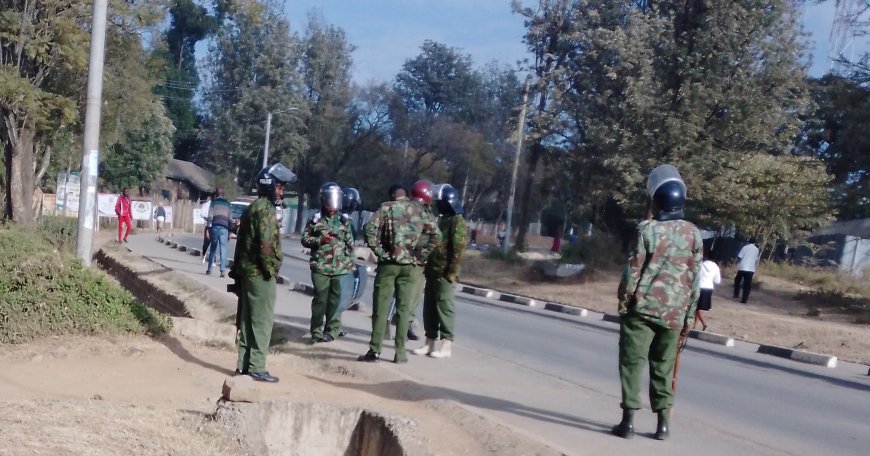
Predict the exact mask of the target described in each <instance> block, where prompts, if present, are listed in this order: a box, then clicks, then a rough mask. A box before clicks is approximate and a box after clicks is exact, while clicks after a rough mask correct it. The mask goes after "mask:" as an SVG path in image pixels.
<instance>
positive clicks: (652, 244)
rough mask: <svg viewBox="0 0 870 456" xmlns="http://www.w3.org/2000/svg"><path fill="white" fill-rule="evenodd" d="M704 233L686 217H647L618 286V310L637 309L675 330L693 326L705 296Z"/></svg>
mask: <svg viewBox="0 0 870 456" xmlns="http://www.w3.org/2000/svg"><path fill="white" fill-rule="evenodd" d="M702 249H703V241H702V240H701V232H700V231H698V228H697V227H695V225H693V224H692V223H689V222H687V221H685V220H670V221H657V220H645V221H643V222H640V223H639V224H638V226H637V237H636V238H635V239H634V240H632V242H631V246H630V248H629V257H628V264H627V265H626V266H625V272H624V273H623V276H622V281H621V282H620V284H619V291H618V293H617V294H618V297H619V314H620V315H626V314H628V313H629V312H631V311H634V312H636V313H637V314H639V315H640V316H641V318H644V319H645V320H648V321H650V322H653V323H655V324H658V325H661V326H663V327H666V328H670V329H682V327H683V325H689V327H691V326H692V324H693V323H694V321H695V306H696V305H697V301H698V296H699V294H700V292H699V287H698V281H697V280H696V276H697V275H698V268H699V267H700V266H701V261H702V255H701V252H702Z"/></svg>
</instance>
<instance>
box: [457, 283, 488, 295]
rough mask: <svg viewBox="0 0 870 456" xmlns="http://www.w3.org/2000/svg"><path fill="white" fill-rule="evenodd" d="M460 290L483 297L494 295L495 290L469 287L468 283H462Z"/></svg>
mask: <svg viewBox="0 0 870 456" xmlns="http://www.w3.org/2000/svg"><path fill="white" fill-rule="evenodd" d="M460 291H461V292H463V293H468V294H472V295H475V296H483V297H484V298H491V297H493V296H495V292H494V291H492V290H488V289H486V288H477V287H470V286H468V285H462V289H461V290H460Z"/></svg>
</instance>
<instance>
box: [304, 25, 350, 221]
mask: <svg viewBox="0 0 870 456" xmlns="http://www.w3.org/2000/svg"><path fill="white" fill-rule="evenodd" d="M353 50H354V46H353V45H351V44H350V43H349V42H348V41H347V37H346V36H345V33H344V30H342V29H341V28H339V27H335V26H333V25H330V24H327V23H326V21H325V19H324V18H323V16H322V15H320V14H317V13H315V12H311V13H309V15H308V27H307V29H306V32H305V36H304V38H303V39H302V43H301V59H300V66H301V70H300V72H301V73H302V80H303V86H304V96H305V100H306V103H307V105H308V110H309V112H310V115H309V116H308V117H307V118H306V129H305V130H306V132H307V139H308V147H307V148H306V149H305V150H304V151H303V152H302V153H300V154H299V155H298V156H297V158H296V170H297V175H298V177H299V181H298V183H297V189H298V193H299V195H304V194H308V195H313V194H315V192H316V191H317V189H319V188H320V186H321V184H323V181H324V180H335V179H336V176H337V175H338V173H339V171H340V169H341V168H342V167H343V166H344V163H345V162H346V161H347V154H346V152H347V151H348V150H349V149H348V146H349V143H348V139H349V135H348V130H349V129H350V126H351V125H350V117H349V110H348V108H349V107H350V104H351V90H350V69H351V65H352V64H353V59H352V57H351V54H352V53H353ZM304 209H305V208H304V207H303V205H302V204H300V205H299V206H298V211H299V212H298V216H297V218H296V227H295V229H296V231H301V230H302V225H303V223H304V220H303V217H302V214H303V213H302V211H303V210H304Z"/></svg>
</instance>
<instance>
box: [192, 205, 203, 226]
mask: <svg viewBox="0 0 870 456" xmlns="http://www.w3.org/2000/svg"><path fill="white" fill-rule="evenodd" d="M193 224H194V225H205V219H204V218H202V208H199V207H198V208H196V209H194V210H193Z"/></svg>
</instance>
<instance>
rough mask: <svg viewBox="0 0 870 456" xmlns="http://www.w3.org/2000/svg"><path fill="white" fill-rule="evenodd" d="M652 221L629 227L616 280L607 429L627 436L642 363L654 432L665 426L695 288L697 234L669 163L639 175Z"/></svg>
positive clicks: (663, 431)
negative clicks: (616, 411)
mask: <svg viewBox="0 0 870 456" xmlns="http://www.w3.org/2000/svg"><path fill="white" fill-rule="evenodd" d="M647 193H648V195H649V197H650V209H651V211H650V212H651V215H652V219H648V220H644V221H642V222H640V223H639V224H638V226H637V236H636V237H635V238H634V239H633V240H632V243H631V245H630V248H629V258H628V264H627V265H626V267H625V272H624V274H623V277H622V281H621V282H620V284H619V291H618V293H617V294H618V297H619V314H620V316H621V323H620V328H619V378H620V381H621V382H622V404H621V406H622V421H621V422H620V423H619V424H618V425H616V426H614V427H613V429H612V432H613V433H614V434H615V435H617V436H620V437H624V438H631V437H632V436H633V435H634V424H633V418H634V412H635V410H637V409H640V408H641V401H640V382H641V378H640V377H641V375H642V374H643V369H644V365H646V364H647V362H649V376H650V382H649V388H650V391H649V397H650V405H651V406H652V409H653V411H654V412H656V413H657V414H658V425H657V427H656V433H655V438H656V439H659V440H664V439H666V438H667V437H668V435H669V433H670V430H669V426H668V419H669V417H670V409H671V406H672V405H673V401H674V398H673V396H674V394H673V383H672V382H673V378H674V364H675V362H676V358H677V351H678V345H679V339H680V335H681V333H683V334H685V333H687V332H688V328H691V327H692V324H693V322H694V315H695V309H694V306H695V302H696V301H697V298H698V295H699V290H698V286H697V283H695V276H696V275H697V273H698V268H699V267H700V265H701V261H702V248H703V244H702V240H701V233H700V231H698V228H697V227H695V225H693V224H691V223H689V222H687V221H685V220H683V204H684V203H685V200H686V184H685V183H684V182H683V179H682V177H681V176H680V173H679V172H678V171H677V169H676V168H674V167H673V166H671V165H661V166H659V167H657V168H656V169H654V170H653V171H652V172H651V173H650V175H649V177H648V179H647Z"/></svg>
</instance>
